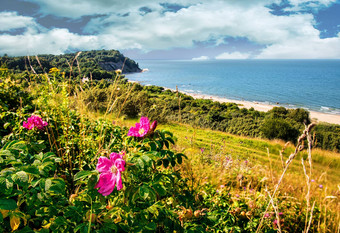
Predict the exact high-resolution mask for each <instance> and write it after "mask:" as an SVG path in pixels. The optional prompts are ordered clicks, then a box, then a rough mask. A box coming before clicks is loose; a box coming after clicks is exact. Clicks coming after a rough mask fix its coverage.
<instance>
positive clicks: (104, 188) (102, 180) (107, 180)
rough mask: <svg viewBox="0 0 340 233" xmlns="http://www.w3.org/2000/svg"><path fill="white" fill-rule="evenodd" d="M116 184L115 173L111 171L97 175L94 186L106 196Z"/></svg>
mask: <svg viewBox="0 0 340 233" xmlns="http://www.w3.org/2000/svg"><path fill="white" fill-rule="evenodd" d="M115 185H116V174H112V173H111V172H106V173H101V174H100V176H99V181H98V183H97V184H96V186H95V188H99V190H98V192H99V193H101V194H102V195H103V196H108V195H110V194H111V193H112V191H113V189H114V188H115Z"/></svg>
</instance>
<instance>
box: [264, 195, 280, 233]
mask: <svg viewBox="0 0 340 233" xmlns="http://www.w3.org/2000/svg"><path fill="white" fill-rule="evenodd" d="M266 191H267V194H268V196H269V198H270V201H269V202H270V203H271V204H272V206H273V209H274V212H275V217H276V220H277V230H278V231H279V232H280V233H281V232H282V231H281V224H280V216H279V213H278V209H277V206H275V204H274V199H273V197H272V196H271V195H270V192H269V191H268V190H266Z"/></svg>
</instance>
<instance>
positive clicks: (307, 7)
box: [0, 0, 340, 60]
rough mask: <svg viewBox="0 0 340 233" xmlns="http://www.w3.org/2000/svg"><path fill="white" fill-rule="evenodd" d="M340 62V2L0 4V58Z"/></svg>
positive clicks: (21, 0)
mask: <svg viewBox="0 0 340 233" xmlns="http://www.w3.org/2000/svg"><path fill="white" fill-rule="evenodd" d="M93 49H118V50H120V51H121V52H123V53H124V54H125V55H127V56H129V57H131V58H133V59H193V60H208V59H340V0H313V1H309V0H236V1H235V0H223V1H221V0H209V1H208V0H206V1H204V0H167V1H161V0H148V1H142V0H125V1H124V0H72V1H71V0H2V3H1V5H0V55H3V54H8V55H13V56H14V55H35V54H62V53H67V52H76V51H80V50H93Z"/></svg>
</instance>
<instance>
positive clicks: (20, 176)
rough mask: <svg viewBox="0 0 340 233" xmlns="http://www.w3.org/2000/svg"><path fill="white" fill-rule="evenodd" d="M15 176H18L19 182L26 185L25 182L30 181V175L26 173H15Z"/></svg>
mask: <svg viewBox="0 0 340 233" xmlns="http://www.w3.org/2000/svg"><path fill="white" fill-rule="evenodd" d="M15 175H16V176H17V178H18V180H19V181H20V182H22V183H25V182H27V181H28V175H27V173H26V172H24V171H19V172H17V173H15Z"/></svg>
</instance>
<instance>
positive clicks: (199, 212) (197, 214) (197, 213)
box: [194, 210, 201, 218]
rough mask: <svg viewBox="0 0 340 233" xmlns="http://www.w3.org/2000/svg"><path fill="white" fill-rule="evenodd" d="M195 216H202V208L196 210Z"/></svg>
mask: <svg viewBox="0 0 340 233" xmlns="http://www.w3.org/2000/svg"><path fill="white" fill-rule="evenodd" d="M194 216H195V218H198V217H199V216H201V211H200V210H196V211H195V212H194Z"/></svg>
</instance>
